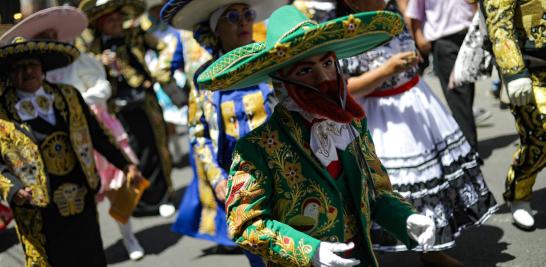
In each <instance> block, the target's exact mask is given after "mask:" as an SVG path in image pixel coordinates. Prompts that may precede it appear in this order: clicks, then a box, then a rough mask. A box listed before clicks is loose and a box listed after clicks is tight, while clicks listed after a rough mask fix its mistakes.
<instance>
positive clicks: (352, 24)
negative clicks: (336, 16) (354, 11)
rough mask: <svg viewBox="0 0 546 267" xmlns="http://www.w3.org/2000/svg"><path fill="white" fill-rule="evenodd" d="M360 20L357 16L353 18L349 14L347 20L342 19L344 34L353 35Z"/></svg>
mask: <svg viewBox="0 0 546 267" xmlns="http://www.w3.org/2000/svg"><path fill="white" fill-rule="evenodd" d="M361 23H362V21H361V20H360V19H358V18H355V17H354V16H353V15H350V16H349V17H348V18H347V20H344V21H343V27H344V28H345V35H347V36H353V35H356V33H357V32H356V29H357V28H358V27H360V24H361Z"/></svg>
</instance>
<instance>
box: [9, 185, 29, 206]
mask: <svg viewBox="0 0 546 267" xmlns="http://www.w3.org/2000/svg"><path fill="white" fill-rule="evenodd" d="M31 200H32V189H30V187H24V188H21V189H19V190H18V191H17V193H15V195H14V196H13V203H15V205H17V206H22V205H24V204H26V203H29V202H30V201H31Z"/></svg>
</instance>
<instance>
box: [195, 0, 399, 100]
mask: <svg viewBox="0 0 546 267" xmlns="http://www.w3.org/2000/svg"><path fill="white" fill-rule="evenodd" d="M403 25H404V24H403V21H402V18H401V17H400V16H399V15H397V14H395V13H393V12H389V11H375V12H364V13H358V14H353V15H350V16H346V17H341V18H337V19H333V20H329V21H326V22H324V23H320V24H318V23H316V22H314V21H312V20H309V19H308V18H307V17H306V16H305V15H304V14H303V13H301V12H300V11H299V10H298V9H296V8H295V7H294V6H284V7H281V8H279V9H277V10H276V11H275V12H274V13H273V14H272V15H271V17H270V19H269V24H268V30H267V38H266V41H265V43H264V42H259V43H252V44H249V45H246V46H242V47H239V48H237V49H234V50H232V51H230V52H229V53H227V54H225V55H224V56H222V57H221V58H219V59H218V60H217V61H216V62H214V63H213V64H212V65H211V66H209V67H208V68H207V69H206V70H205V71H204V72H203V73H202V74H201V75H199V77H198V79H197V83H198V85H199V88H202V89H208V90H213V91H215V90H231V89H237V88H245V87H249V86H253V85H256V84H259V83H261V82H264V81H265V80H267V79H268V78H269V75H270V74H272V73H274V72H276V71H277V70H279V69H282V68H284V67H286V66H289V65H292V64H294V63H296V62H299V61H301V60H303V59H306V58H308V57H311V56H315V55H319V54H323V53H326V52H335V53H336V55H337V57H338V59H341V58H347V57H352V56H355V55H359V54H361V53H363V52H365V51H368V50H370V49H372V48H375V47H377V46H379V45H381V44H384V43H385V42H388V41H389V40H390V39H391V38H392V37H394V36H396V35H398V34H400V33H401V32H402V29H403Z"/></svg>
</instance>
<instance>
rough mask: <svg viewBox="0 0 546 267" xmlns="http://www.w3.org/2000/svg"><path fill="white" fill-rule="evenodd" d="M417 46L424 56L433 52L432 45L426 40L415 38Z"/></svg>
mask: <svg viewBox="0 0 546 267" xmlns="http://www.w3.org/2000/svg"><path fill="white" fill-rule="evenodd" d="M415 45H417V49H418V50H419V52H420V53H421V54H422V55H423V56H428V55H429V54H430V52H431V51H432V44H431V43H430V42H429V41H427V40H425V38H415Z"/></svg>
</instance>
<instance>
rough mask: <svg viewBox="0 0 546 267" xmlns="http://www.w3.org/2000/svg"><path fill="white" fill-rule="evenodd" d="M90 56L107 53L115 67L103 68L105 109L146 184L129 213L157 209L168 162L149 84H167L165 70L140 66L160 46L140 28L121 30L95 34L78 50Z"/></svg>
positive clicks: (165, 188)
mask: <svg viewBox="0 0 546 267" xmlns="http://www.w3.org/2000/svg"><path fill="white" fill-rule="evenodd" d="M79 46H80V49H83V50H88V51H89V52H91V53H92V54H94V55H96V56H100V55H102V53H103V51H105V50H107V49H109V50H111V51H113V52H115V53H116V58H117V62H116V66H106V68H107V72H108V79H109V81H110V83H111V84H112V87H113V89H114V92H113V94H112V98H111V99H110V107H111V108H112V110H113V111H114V112H115V113H116V116H117V117H118V118H119V120H120V122H121V123H122V124H123V127H124V128H125V130H126V131H127V134H128V135H129V144H130V146H131V148H132V149H133V151H135V153H136V155H137V157H138V159H139V164H138V165H139V168H140V171H141V172H142V174H143V176H144V177H145V178H147V179H148V180H149V181H150V184H151V186H150V188H148V189H147V190H146V191H145V192H144V194H143V196H142V198H141V200H140V203H139V205H138V206H137V208H136V209H135V213H149V212H155V211H157V210H158V207H159V205H161V204H166V203H167V202H169V201H170V196H171V193H172V184H171V169H172V163H171V158H170V154H169V150H168V143H167V141H168V139H167V138H168V136H167V130H166V124H165V121H164V120H163V112H162V110H161V107H160V106H159V102H158V100H157V98H156V95H155V92H154V90H153V88H152V86H151V85H152V84H153V82H154V81H157V82H160V83H164V82H168V81H169V79H170V68H168V69H165V70H164V71H159V72H157V73H154V76H153V77H152V74H151V73H150V71H149V70H148V68H147V66H146V63H145V61H144V55H145V53H146V51H147V50H149V49H152V50H162V49H163V48H164V47H165V45H164V44H163V43H161V42H159V41H158V40H157V39H156V38H155V37H154V36H153V35H152V34H151V33H146V32H144V31H142V30H141V29H140V28H131V29H127V30H126V31H125V32H124V36H122V37H118V38H106V37H103V36H101V35H100V34H96V35H95V37H94V38H91V40H88V42H87V43H85V41H84V42H83V43H82V44H80V45H79Z"/></svg>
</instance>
